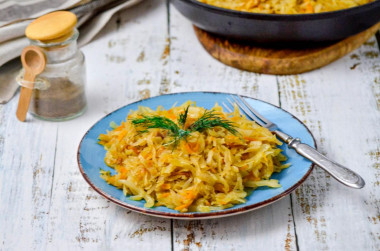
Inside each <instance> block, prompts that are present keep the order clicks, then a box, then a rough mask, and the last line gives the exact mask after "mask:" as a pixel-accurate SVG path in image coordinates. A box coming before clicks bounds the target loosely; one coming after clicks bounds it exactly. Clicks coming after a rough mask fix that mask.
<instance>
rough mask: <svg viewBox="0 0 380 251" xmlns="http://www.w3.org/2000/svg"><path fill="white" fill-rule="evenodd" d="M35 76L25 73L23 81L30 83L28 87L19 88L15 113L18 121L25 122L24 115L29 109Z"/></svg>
mask: <svg viewBox="0 0 380 251" xmlns="http://www.w3.org/2000/svg"><path fill="white" fill-rule="evenodd" d="M35 78H36V76H35V75H34V74H31V73H29V72H25V75H24V80H25V81H28V82H29V83H30V85H29V87H30V88H29V87H24V86H22V87H21V91H20V98H19V101H18V106H17V111H16V117H17V119H18V120H20V121H22V122H23V121H25V118H26V113H27V112H28V109H29V104H30V99H31V97H32V92H33V86H34V79H35Z"/></svg>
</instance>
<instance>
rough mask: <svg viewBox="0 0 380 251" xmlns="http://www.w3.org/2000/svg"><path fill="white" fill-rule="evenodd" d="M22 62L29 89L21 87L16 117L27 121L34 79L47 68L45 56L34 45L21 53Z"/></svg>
mask: <svg viewBox="0 0 380 251" xmlns="http://www.w3.org/2000/svg"><path fill="white" fill-rule="evenodd" d="M21 62H22V66H23V67H24V70H25V75H24V81H26V83H27V85H28V87H24V86H22V87H21V92H20V99H19V101H18V106H17V111H16V116H17V118H18V120H20V121H22V122H23V121H25V118H26V113H27V112H28V109H29V104H30V99H31V97H32V92H33V87H34V79H35V78H36V76H37V75H38V74H40V73H42V72H43V70H44V69H45V66H46V58H45V54H44V53H43V52H42V50H41V49H40V48H38V47H37V46H34V45H30V46H27V47H25V48H24V49H23V50H22V53H21Z"/></svg>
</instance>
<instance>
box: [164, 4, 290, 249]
mask: <svg viewBox="0 0 380 251" xmlns="http://www.w3.org/2000/svg"><path fill="white" fill-rule="evenodd" d="M170 20H171V23H170V38H171V40H170V41H171V43H170V45H171V46H170V57H171V62H172V64H171V76H172V78H171V79H172V81H171V83H172V84H171V91H172V92H176V91H196V90H201V91H202V90H203V91H223V92H232V93H239V94H244V95H248V96H251V97H255V98H259V99H263V100H265V101H268V102H270V103H272V104H275V105H278V104H279V99H278V98H279V97H278V89H277V82H276V77H274V76H269V75H260V74H255V73H250V72H243V71H240V70H237V69H234V68H231V67H228V66H226V65H223V64H218V63H217V62H216V61H215V59H213V58H211V57H209V56H208V55H207V54H206V53H205V52H204V51H203V49H202V47H201V45H200V44H199V43H198V42H197V41H196V40H197V38H196V36H195V35H194V33H193V32H192V25H191V24H190V23H189V22H187V21H186V19H185V18H184V17H183V16H181V15H180V14H179V12H178V11H177V10H175V9H174V8H170ZM178 24H181V25H178ZM173 227H174V228H173V238H174V240H173V242H174V250H252V247H253V246H254V247H255V249H256V250H296V241H295V231H294V224H293V217H292V212H291V205H290V199H289V197H286V198H285V199H283V200H280V201H279V202H276V203H274V204H272V205H270V206H267V207H265V208H263V209H259V210H255V211H254V212H250V213H247V214H243V215H239V216H236V217H231V218H222V219H216V220H207V221H178V220H175V221H174V224H173Z"/></svg>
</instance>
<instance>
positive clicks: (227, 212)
mask: <svg viewBox="0 0 380 251" xmlns="http://www.w3.org/2000/svg"><path fill="white" fill-rule="evenodd" d="M191 93H201V94H224V95H236V94H234V93H229V92H213V91H190V92H175V93H167V94H162V95H157V96H153V97H149V98H146V99H141V100H138V101H134V102H131V103H128V104H126V105H124V106H121V107H119V108H117V109H115V110H113V111H112V112H110V113H108V114H107V115H105V116H103V117H102V118H100V119H99V120H98V121H96V122H95V123H94V124H93V125H92V126H91V127H90V128H89V129H88V130H87V131H86V133H85V134H84V135H83V137H82V139H81V140H80V143H79V146H78V150H77V163H78V167H79V170H80V173H81V174H82V176H83V178H84V179H85V180H86V182H87V183H88V184H89V185H90V186H91V187H92V189H94V190H95V191H96V192H97V193H98V194H100V195H102V196H103V197H104V198H106V199H107V200H109V201H111V202H113V203H115V204H116V205H118V206H121V207H123V208H126V209H129V210H132V211H134V212H137V213H142V214H145V215H150V216H156V217H160V218H167V219H181V220H196V219H211V218H221V217H228V216H233V215H237V214H242V213H247V212H250V211H253V210H256V209H259V208H262V207H264V206H267V205H270V204H272V203H274V202H276V201H279V200H280V199H283V198H285V197H286V196H287V195H289V194H290V193H291V192H293V191H294V190H295V189H296V188H298V187H299V186H300V185H301V184H302V183H303V182H304V181H305V180H306V179H307V177H309V175H310V173H311V172H312V171H313V169H314V167H315V164H314V163H311V164H310V167H309V170H308V171H307V172H306V173H305V175H304V176H303V177H302V178H301V179H300V180H299V181H298V182H297V183H295V184H294V185H292V186H291V187H289V188H288V189H287V190H285V191H283V192H282V193H280V194H278V195H276V196H274V197H272V198H270V199H267V200H264V201H261V202H258V203H255V204H251V205H246V206H243V207H240V208H235V209H224V210H220V211H211V212H207V213H199V212H198V213H171V212H162V211H155V210H151V209H149V208H141V207H138V206H134V205H131V204H128V203H126V202H124V201H121V200H118V199H116V198H114V197H112V196H110V195H108V194H107V193H105V192H104V191H103V190H102V189H100V188H99V187H97V186H96V185H95V184H94V183H93V182H92V181H91V179H90V178H89V177H88V176H87V174H86V172H85V171H84V169H83V167H82V163H81V161H80V149H81V146H82V143H83V140H84V138H85V137H86V136H87V134H88V133H89V132H90V131H91V130H92V129H93V128H94V127H95V126H96V125H97V124H98V123H99V122H100V121H102V120H103V119H105V118H106V117H108V116H111V115H112V114H113V113H115V112H117V111H119V110H121V109H123V108H125V107H126V106H129V105H132V104H137V103H140V102H143V101H145V100H149V99H153V98H157V97H161V96H170V95H177V94H191ZM240 96H242V97H244V98H248V99H253V100H256V101H259V102H263V103H266V104H268V105H271V106H274V107H276V108H278V109H281V110H282V111H284V112H286V113H288V114H289V115H290V116H291V117H292V118H294V119H296V120H297V121H298V122H299V123H301V124H302V125H303V126H304V127H305V129H306V130H307V132H308V133H309V134H310V136H311V138H312V139H313V143H314V148H315V149H317V143H316V140H315V138H314V135H313V134H312V133H311V131H310V130H309V128H308V127H307V126H306V125H305V124H304V123H303V122H302V121H301V120H300V119H298V118H297V117H296V116H294V115H293V114H291V113H290V112H288V111H286V110H285V109H283V108H281V107H279V106H277V105H274V104H271V103H269V102H267V101H264V100H261V99H257V98H252V97H249V96H246V95H240Z"/></svg>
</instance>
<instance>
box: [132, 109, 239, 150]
mask: <svg viewBox="0 0 380 251" xmlns="http://www.w3.org/2000/svg"><path fill="white" fill-rule="evenodd" d="M188 111H189V106H188V107H187V108H186V109H185V111H184V112H183V113H181V114H180V115H179V116H178V118H177V121H178V124H176V123H175V122H174V121H173V120H171V119H168V118H166V117H162V116H146V115H142V118H136V119H132V123H133V125H135V126H136V127H141V128H142V129H143V130H140V131H139V133H144V132H147V131H148V130H149V129H153V128H159V129H164V130H167V131H168V132H169V134H170V135H171V136H173V137H174V139H173V140H172V141H171V142H169V143H168V144H167V145H169V144H174V147H176V146H177V145H178V142H179V141H180V140H181V139H185V140H186V138H187V136H189V135H190V134H191V133H192V132H195V131H198V132H202V131H204V130H206V129H211V128H213V127H216V126H220V127H223V128H225V129H226V130H227V131H229V132H230V133H232V134H234V135H236V134H237V133H238V131H237V130H236V129H235V128H236V125H235V124H234V123H233V122H232V121H229V120H226V119H223V118H221V117H220V116H219V114H218V113H217V112H215V111H213V110H206V111H205V113H204V114H203V115H202V116H201V117H200V118H199V119H198V120H196V121H195V122H194V123H192V124H191V125H190V126H189V127H188V128H187V129H185V124H186V119H187V115H188Z"/></svg>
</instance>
